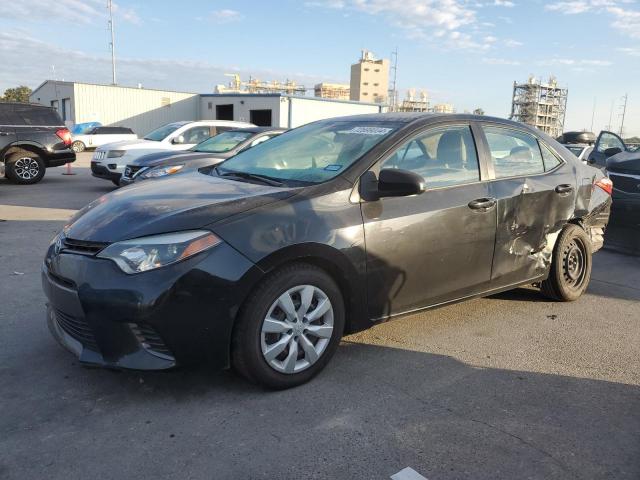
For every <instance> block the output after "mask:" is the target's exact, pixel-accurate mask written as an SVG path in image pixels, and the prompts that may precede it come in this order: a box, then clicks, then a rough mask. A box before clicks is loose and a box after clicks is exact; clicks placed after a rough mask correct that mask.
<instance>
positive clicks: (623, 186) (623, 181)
mask: <svg viewBox="0 0 640 480" xmlns="http://www.w3.org/2000/svg"><path fill="white" fill-rule="evenodd" d="M606 172H607V175H608V176H609V178H610V179H611V180H612V181H613V205H614V208H616V209H621V210H627V211H630V212H634V213H636V214H637V215H638V218H640V152H620V153H617V154H615V155H611V156H610V157H609V158H608V159H607V168H606ZM638 242H639V244H640V239H638Z"/></svg>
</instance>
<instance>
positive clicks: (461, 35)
mask: <svg viewBox="0 0 640 480" xmlns="http://www.w3.org/2000/svg"><path fill="white" fill-rule="evenodd" d="M512 4H513V2H510V1H507V0H493V2H492V3H487V4H483V3H478V2H471V1H468V0H404V1H402V2H396V1H390V0H313V1H308V2H305V5H306V6H308V7H324V8H330V9H340V10H347V11H349V10H350V11H356V12H360V13H364V14H367V15H373V16H377V17H381V18H383V19H384V20H386V22H387V23H388V24H390V25H392V26H394V27H396V28H399V29H401V30H403V31H404V32H405V34H406V35H407V37H409V38H411V39H420V40H423V41H425V42H433V43H437V44H438V45H439V46H443V47H448V48H458V49H467V50H477V51H485V50H488V49H490V48H491V47H492V46H493V45H497V44H499V39H498V38H496V37H494V36H493V35H482V34H480V33H477V30H479V29H478V27H482V26H485V23H486V22H481V21H480V20H479V19H478V13H477V9H478V8H482V7H484V6H501V7H509V6H512Z"/></svg>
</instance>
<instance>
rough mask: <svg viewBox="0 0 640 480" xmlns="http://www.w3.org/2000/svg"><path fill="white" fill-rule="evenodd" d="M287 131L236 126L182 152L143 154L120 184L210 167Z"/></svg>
mask: <svg viewBox="0 0 640 480" xmlns="http://www.w3.org/2000/svg"><path fill="white" fill-rule="evenodd" d="M285 131H286V130H285V129H282V128H273V127H251V128H237V129H234V130H228V131H226V132H222V133H219V134H218V135H216V136H215V137H211V138H208V139H207V140H205V141H204V142H200V143H199V144H198V145H196V146H195V147H193V148H190V149H189V150H185V151H183V152H158V153H150V154H149V155H143V156H142V157H140V158H138V159H137V160H134V162H133V163H132V164H130V165H127V166H126V168H125V169H124V174H123V175H122V178H121V179H120V185H130V184H132V183H134V182H139V181H142V180H149V179H157V178H162V177H166V176H167V175H174V174H176V173H186V172H188V171H192V170H197V169H199V168H203V167H210V166H213V165H216V164H218V163H220V162H222V161H223V160H225V159H227V158H230V157H233V156H234V155H236V154H238V153H240V152H242V151H244V150H247V149H248V148H251V147H255V146H256V145H259V144H261V143H262V142H264V141H266V140H269V139H270V138H273V137H275V136H277V135H280V134H281V133H283V132H285Z"/></svg>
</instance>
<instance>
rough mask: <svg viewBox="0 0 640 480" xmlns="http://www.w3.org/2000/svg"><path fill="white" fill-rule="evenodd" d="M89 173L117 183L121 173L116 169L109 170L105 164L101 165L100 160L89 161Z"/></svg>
mask: <svg viewBox="0 0 640 480" xmlns="http://www.w3.org/2000/svg"><path fill="white" fill-rule="evenodd" d="M91 175H93V176H94V177H97V178H102V179H104V180H111V181H112V182H116V183H117V182H119V181H120V177H121V176H122V173H121V172H119V171H117V170H110V169H109V168H108V166H107V165H103V164H102V163H100V162H96V161H91Z"/></svg>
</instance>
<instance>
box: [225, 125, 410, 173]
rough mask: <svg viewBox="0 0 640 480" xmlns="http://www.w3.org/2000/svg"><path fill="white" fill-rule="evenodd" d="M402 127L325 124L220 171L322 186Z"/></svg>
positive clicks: (232, 162) (227, 164)
mask: <svg viewBox="0 0 640 480" xmlns="http://www.w3.org/2000/svg"><path fill="white" fill-rule="evenodd" d="M399 126H400V124H398V123H389V122H364V121H355V120H354V121H340V120H325V121H322V122H316V123H312V124H309V125H305V126H303V127H299V128H296V129H294V130H291V131H290V132H287V133H284V134H282V135H280V136H278V137H276V138H273V139H271V140H269V141H268V142H264V143H261V144H260V145H257V146H255V147H253V148H251V149H249V150H245V151H244V152H241V153H239V154H238V155H236V156H235V157H232V158H230V159H229V160H227V161H225V162H224V163H222V164H221V165H220V166H219V167H218V169H217V170H218V172H219V173H220V174H221V175H224V174H229V173H231V172H240V173H243V174H253V175H263V176H268V177H270V178H273V179H277V180H280V181H284V182H286V181H287V180H291V181H294V182H302V183H321V182H325V181H327V180H330V179H332V178H333V177H335V176H336V175H339V174H340V173H342V172H344V171H345V170H346V169H347V168H349V167H350V166H351V165H352V164H353V163H354V162H355V161H356V160H357V159H359V158H360V157H361V156H362V155H364V154H365V153H367V152H368V151H369V150H371V149H372V148H373V147H374V146H376V145H377V144H378V143H380V142H381V141H382V140H383V139H385V138H386V137H388V136H389V135H390V134H391V133H392V132H394V131H395V130H397V129H398V127H399Z"/></svg>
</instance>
